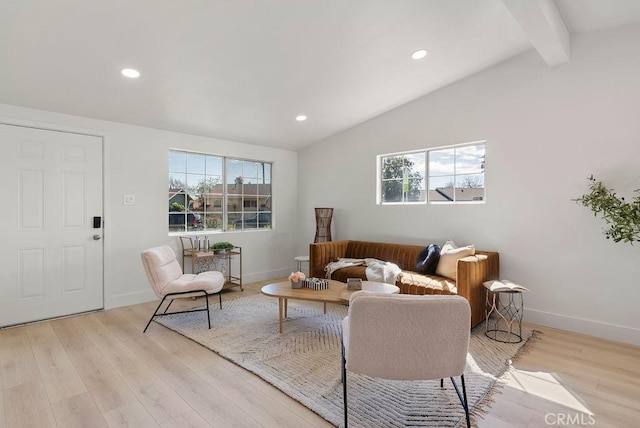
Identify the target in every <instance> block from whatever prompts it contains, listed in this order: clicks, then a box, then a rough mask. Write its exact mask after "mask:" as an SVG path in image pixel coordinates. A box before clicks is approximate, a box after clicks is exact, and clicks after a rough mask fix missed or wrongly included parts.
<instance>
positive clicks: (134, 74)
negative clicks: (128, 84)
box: [120, 68, 140, 79]
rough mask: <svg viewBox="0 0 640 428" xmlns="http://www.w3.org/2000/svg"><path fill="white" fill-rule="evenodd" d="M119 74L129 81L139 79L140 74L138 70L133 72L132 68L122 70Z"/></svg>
mask: <svg viewBox="0 0 640 428" xmlns="http://www.w3.org/2000/svg"><path fill="white" fill-rule="evenodd" d="M120 73H122V75H123V76H125V77H128V78H130V79H137V78H138V77H140V72H139V71H138V70H134V69H133V68H123V69H122V71H121V72H120Z"/></svg>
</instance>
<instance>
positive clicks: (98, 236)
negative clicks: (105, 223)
mask: <svg viewBox="0 0 640 428" xmlns="http://www.w3.org/2000/svg"><path fill="white" fill-rule="evenodd" d="M100 238H102V236H100V235H93V240H94V241H99V240H100Z"/></svg>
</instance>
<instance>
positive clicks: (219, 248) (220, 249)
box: [211, 241, 234, 253]
mask: <svg viewBox="0 0 640 428" xmlns="http://www.w3.org/2000/svg"><path fill="white" fill-rule="evenodd" d="M233 248H234V245H233V244H232V243H231V242H225V241H222V242H216V243H215V244H213V245H212V246H211V249H212V250H213V252H214V253H226V252H227V251H229V250H233Z"/></svg>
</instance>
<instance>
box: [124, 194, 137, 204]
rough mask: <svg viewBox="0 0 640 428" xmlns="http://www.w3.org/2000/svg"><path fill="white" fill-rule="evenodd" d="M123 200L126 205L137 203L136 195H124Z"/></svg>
mask: <svg viewBox="0 0 640 428" xmlns="http://www.w3.org/2000/svg"><path fill="white" fill-rule="evenodd" d="M123 196H124V197H123V200H122V202H123V203H124V204H125V205H135V203H136V195H123Z"/></svg>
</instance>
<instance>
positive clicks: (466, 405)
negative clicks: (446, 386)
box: [450, 375, 471, 428]
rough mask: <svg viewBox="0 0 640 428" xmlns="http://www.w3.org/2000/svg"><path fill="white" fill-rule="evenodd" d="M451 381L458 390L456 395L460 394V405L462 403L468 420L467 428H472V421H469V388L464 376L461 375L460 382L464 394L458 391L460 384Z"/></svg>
mask: <svg viewBox="0 0 640 428" xmlns="http://www.w3.org/2000/svg"><path fill="white" fill-rule="evenodd" d="M450 379H451V383H453V387H454V388H455V390H456V394H458V398H459V399H460V403H462V407H463V408H464V415H465V417H466V418H467V428H471V421H470V419H469V402H468V401H467V387H466V386H465V384H464V375H460V381H461V383H462V394H461V393H460V390H459V389H458V384H456V381H455V380H454V379H453V378H450Z"/></svg>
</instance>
